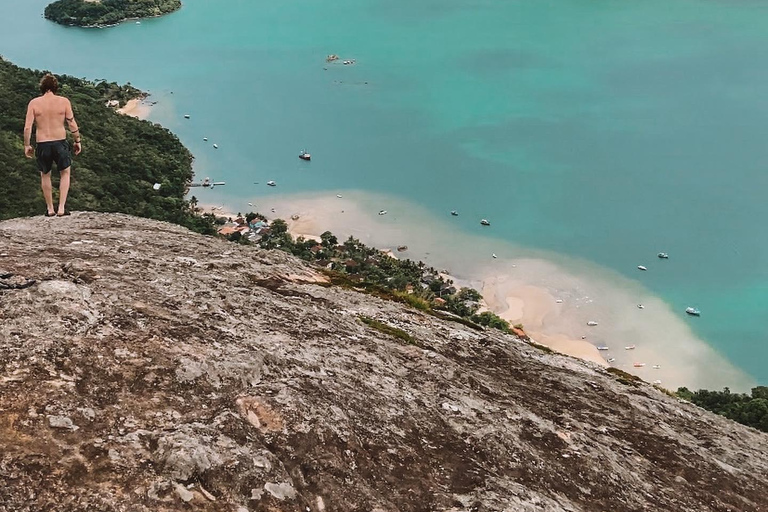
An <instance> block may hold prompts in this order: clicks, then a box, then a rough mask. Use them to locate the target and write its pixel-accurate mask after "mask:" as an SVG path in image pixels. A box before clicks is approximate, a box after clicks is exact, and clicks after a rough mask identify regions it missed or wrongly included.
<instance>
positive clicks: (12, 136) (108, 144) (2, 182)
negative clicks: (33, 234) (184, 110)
mask: <svg viewBox="0 0 768 512" xmlns="http://www.w3.org/2000/svg"><path fill="white" fill-rule="evenodd" d="M41 76H42V72H40V71H32V70H29V69H24V68H20V67H18V66H15V65H13V64H11V63H10V62H8V61H6V60H3V59H2V58H0V176H2V179H0V219H9V218H13V217H20V216H28V215H41V214H43V213H44V211H45V204H44V201H43V198H42V193H41V191H40V174H39V173H38V171H37V168H36V166H35V162H34V160H30V159H27V158H25V156H24V147H23V144H24V141H23V129H24V118H25V113H26V108H27V103H28V102H29V100H31V99H32V98H33V97H35V96H37V95H38V94H39V90H38V82H39V80H40V77H41ZM59 83H60V93H61V94H63V95H64V96H67V97H68V98H69V99H70V100H71V101H72V108H73V110H74V112H75V118H76V119H77V122H78V124H79V125H80V129H81V133H82V140H83V152H82V154H80V155H79V156H77V157H75V159H74V163H73V167H72V169H73V173H72V188H71V190H70V195H69V200H68V202H67V205H68V207H69V208H70V209H72V210H95V211H102V212H123V213H129V214H132V215H137V216H141V217H148V218H152V219H158V220H166V221H170V222H175V223H177V224H181V225H183V226H187V227H190V228H192V229H195V230H196V231H200V232H212V228H210V225H209V223H208V222H207V220H206V219H204V218H202V217H200V216H197V215H195V214H194V212H193V211H192V210H191V209H190V206H189V203H188V202H187V201H185V199H184V194H185V192H186V187H187V184H188V183H189V181H190V180H191V178H192V155H191V154H190V152H189V151H188V150H187V149H186V148H185V147H184V146H183V145H182V144H181V142H179V139H178V138H177V137H176V136H175V135H174V134H173V133H171V132H170V131H168V130H167V129H165V128H163V127H161V126H160V125H157V124H153V123H151V122H148V121H141V120H138V119H134V118H132V117H128V116H123V115H120V114H117V113H115V112H114V110H112V109H111V108H108V107H106V105H105V103H106V101H107V100H108V99H117V100H118V101H120V102H122V103H124V102H125V100H126V99H127V98H128V97H129V96H135V95H137V94H139V93H140V91H138V90H137V89H135V88H132V87H130V86H119V85H117V84H115V83H111V84H110V83H106V82H101V83H98V84H94V83H92V82H88V81H85V80H82V79H79V78H74V77H71V76H66V75H64V76H60V77H59ZM53 179H54V185H55V186H57V181H58V173H56V172H55V171H54V173H53ZM155 183H160V184H161V187H160V189H159V190H154V189H153V185H154V184H155Z"/></svg>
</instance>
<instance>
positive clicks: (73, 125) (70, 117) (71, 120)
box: [64, 100, 82, 155]
mask: <svg viewBox="0 0 768 512" xmlns="http://www.w3.org/2000/svg"><path fill="white" fill-rule="evenodd" d="M64 118H65V119H66V120H67V125H69V131H70V132H72V136H73V137H74V138H75V154H76V155H79V154H80V151H82V146H81V145H80V128H79V127H78V126H77V121H75V113H74V112H72V103H70V101H69V100H67V108H66V111H65V113H64Z"/></svg>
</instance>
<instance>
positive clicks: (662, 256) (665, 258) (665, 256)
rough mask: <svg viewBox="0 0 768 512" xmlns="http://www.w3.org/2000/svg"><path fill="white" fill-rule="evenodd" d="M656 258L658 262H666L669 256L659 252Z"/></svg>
mask: <svg viewBox="0 0 768 512" xmlns="http://www.w3.org/2000/svg"><path fill="white" fill-rule="evenodd" d="M656 256H658V257H659V259H660V260H668V259H669V254H667V253H665V252H660V253H659V254H657V255H656Z"/></svg>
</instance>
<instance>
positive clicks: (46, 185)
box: [40, 172, 69, 215]
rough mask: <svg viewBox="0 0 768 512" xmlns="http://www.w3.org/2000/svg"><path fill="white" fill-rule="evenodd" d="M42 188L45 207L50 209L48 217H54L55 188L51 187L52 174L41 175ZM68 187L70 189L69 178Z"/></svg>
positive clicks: (43, 173)
mask: <svg viewBox="0 0 768 512" xmlns="http://www.w3.org/2000/svg"><path fill="white" fill-rule="evenodd" d="M40 186H41V187H42V189H43V197H44V198H45V206H47V207H48V215H53V214H55V213H56V211H55V210H54V209H53V187H52V186H51V173H50V172H41V173H40ZM67 187H69V178H67Z"/></svg>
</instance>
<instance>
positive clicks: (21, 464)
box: [0, 213, 768, 512]
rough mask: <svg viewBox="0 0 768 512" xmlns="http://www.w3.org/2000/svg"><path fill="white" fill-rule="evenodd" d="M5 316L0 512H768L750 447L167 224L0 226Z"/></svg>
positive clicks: (640, 397) (77, 220)
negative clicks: (188, 511) (443, 511)
mask: <svg viewBox="0 0 768 512" xmlns="http://www.w3.org/2000/svg"><path fill="white" fill-rule="evenodd" d="M0 319H1V320H2V322H1V325H0V511H2V512H6V511H13V512H21V511H43V510H45V511H49V512H51V511H68V512H69V511H94V510H98V511H176V510H199V511H232V512H243V511H299V510H301V511H317V512H322V511H369V512H371V511H376V512H384V511H386V512H390V511H391V512H395V511H427V510H453V511H470V510H472V511H501V510H504V511H561V510H562V511H611V512H622V511H662V510H669V511H676V512H680V511H697V512H698V511H722V512H725V511H734V512H735V511H760V510H762V511H765V510H768V491H766V482H768V455H766V454H768V436H766V435H765V434H761V433H759V432H757V431H754V430H751V429H749V428H746V427H743V426H741V425H738V424H736V423H733V422H731V421H728V420H726V419H724V418H720V417H718V416H715V415H713V414H710V413H708V412H706V411H703V410H701V409H698V408H697V407H695V406H693V405H690V404H684V403H679V402H678V401H677V400H676V399H674V398H672V397H670V396H667V395H666V394H664V393H663V392H662V391H660V390H657V389H655V388H653V387H652V386H650V385H648V384H645V383H637V382H634V381H632V380H630V379H627V378H624V377H622V376H617V375H613V374H611V373H607V372H606V370H604V369H602V368H599V367H596V366H593V365H590V364H588V363H584V362H581V361H577V360H575V359H572V358H568V357H565V356H560V355H557V354H550V353H547V352H546V351H542V350H540V349H537V348H536V347H532V346H530V345H528V344H525V343H523V342H521V341H520V340H518V339H516V338H514V337H512V336H508V335H504V334H501V333H499V332H497V331H492V330H486V331H477V330H474V329H472V328H469V327H467V326H464V325H462V324H459V323H455V322H451V321H447V320H441V319H438V318H435V317H432V316H428V315H426V314H424V313H421V312H418V311H415V310H411V309H408V308H406V307H405V306H403V305H401V304H398V303H394V302H388V301H384V300H380V299H377V298H375V297H371V296H368V295H363V294H361V293H357V292H355V291H353V290H345V289H341V288H338V287H332V286H329V285H328V284H327V283H326V279H325V276H324V275H323V274H321V273H319V272H318V271H316V270H315V269H313V268H311V267H309V266H308V265H306V264H305V263H303V262H301V261H299V260H296V259H294V258H292V257H290V256H288V255H286V254H284V253H281V252H278V251H273V252H267V251H262V250H259V249H255V248H252V247H244V246H239V245H235V244H231V243H228V242H225V241H222V240H218V239H213V238H206V237H202V236H199V235H196V234H193V233H191V232H189V231H187V230H185V229H183V228H180V227H177V226H173V225H170V224H165V223H160V222H154V221H150V220H145V219H137V218H132V217H128V216H123V215H116V214H92V213H80V214H77V213H76V214H74V215H73V216H72V217H70V218H62V219H46V218H43V217H36V218H28V219H16V220H10V221H5V222H2V223H0ZM363 320H365V321H363ZM372 320H375V321H372ZM402 332H405V333H407V335H408V336H405V337H404V336H400V337H398V336H393V335H391V333H396V334H397V333H399V334H402ZM387 333H390V334H387Z"/></svg>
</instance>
